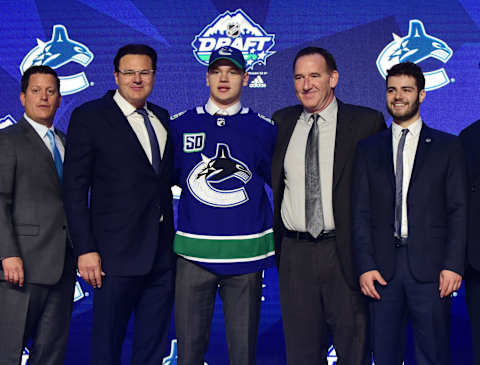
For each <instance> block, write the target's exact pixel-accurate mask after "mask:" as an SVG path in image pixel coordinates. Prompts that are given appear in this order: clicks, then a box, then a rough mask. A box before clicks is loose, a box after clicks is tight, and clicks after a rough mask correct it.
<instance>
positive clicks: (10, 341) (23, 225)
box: [0, 66, 75, 365]
mask: <svg viewBox="0 0 480 365" xmlns="http://www.w3.org/2000/svg"><path fill="white" fill-rule="evenodd" d="M59 90H60V80H59V78H58V76H57V74H56V73H55V71H53V70H52V69H51V68H50V67H47V66H33V67H31V68H30V69H28V70H27V71H25V73H24V75H23V76H22V91H21V93H20V101H21V103H22V105H23V106H24V108H25V114H24V115H23V117H22V118H21V119H20V121H19V122H18V123H17V124H15V125H13V126H11V127H9V128H6V129H4V130H2V131H0V171H1V174H0V237H1V240H0V258H1V266H0V308H1V309H0V365H18V364H20V362H21V357H22V350H23V348H24V346H25V342H26V341H27V340H28V339H30V338H32V340H33V345H32V347H31V349H30V359H29V362H28V363H29V365H32V364H33V365H37V364H41V365H61V364H63V363H64V357H65V347H66V342H67V334H68V327H69V322H70V315H71V312H72V302H73V290H74V283H75V268H74V261H73V251H72V248H71V244H70V243H69V241H68V240H67V227H66V217H65V212H64V208H63V199H62V190H61V179H62V160H63V154H64V147H63V146H64V143H65V142H64V138H63V135H62V134H60V133H59V132H58V131H57V130H56V129H54V128H53V117H54V115H55V112H56V111H57V108H58V106H59V104H60V99H61V97H60V91H59Z"/></svg>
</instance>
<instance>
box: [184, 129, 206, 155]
mask: <svg viewBox="0 0 480 365" xmlns="http://www.w3.org/2000/svg"><path fill="white" fill-rule="evenodd" d="M204 147H205V133H184V134H183V152H186V153H192V152H200V151H203V148H204Z"/></svg>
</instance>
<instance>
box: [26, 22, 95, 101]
mask: <svg viewBox="0 0 480 365" xmlns="http://www.w3.org/2000/svg"><path fill="white" fill-rule="evenodd" d="M92 60H93V53H92V52H91V51H90V50H89V49H88V48H87V46H85V45H84V44H82V43H79V42H76V41H74V40H72V39H70V38H69V37H68V32H67V28H65V26H63V25H61V24H56V25H54V26H53V33H52V39H50V40H49V41H48V42H43V41H41V40H40V39H38V38H37V46H36V47H35V48H33V49H32V50H31V51H30V52H29V53H28V54H27V55H26V56H25V58H24V59H23V61H22V63H21V64H20V71H21V72H22V74H23V73H24V72H25V71H26V70H27V69H28V68H29V67H30V66H33V65H45V66H50V67H51V68H53V69H57V68H59V67H62V66H63V65H65V64H67V63H69V62H75V63H78V64H80V65H82V66H83V67H87V66H88V65H89V64H90V62H92ZM88 86H89V82H88V80H87V77H86V75H85V73H84V72H80V73H78V74H75V75H70V76H60V93H61V94H62V95H70V94H74V93H77V92H79V91H81V90H84V89H86V88H87V87H88Z"/></svg>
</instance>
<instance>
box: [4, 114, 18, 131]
mask: <svg viewBox="0 0 480 365" xmlns="http://www.w3.org/2000/svg"><path fill="white" fill-rule="evenodd" d="M15 123H17V121H16V120H15V119H14V118H13V117H12V116H11V115H10V114H7V115H5V116H4V117H3V118H0V129H3V128H7V127H10V126H11V125H13V124H15Z"/></svg>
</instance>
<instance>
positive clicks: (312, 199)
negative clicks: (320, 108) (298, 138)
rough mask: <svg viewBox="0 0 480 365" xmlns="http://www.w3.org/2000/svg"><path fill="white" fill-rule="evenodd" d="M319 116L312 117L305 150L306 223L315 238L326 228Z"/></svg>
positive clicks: (308, 230)
mask: <svg viewBox="0 0 480 365" xmlns="http://www.w3.org/2000/svg"><path fill="white" fill-rule="evenodd" d="M318 118H319V115H318V114H313V115H312V116H311V117H310V120H312V126H311V127H310V132H308V139H307V148H306V150H305V223H306V228H307V232H309V233H310V234H311V235H312V236H313V237H315V238H317V237H318V235H319V234H320V232H322V230H323V228H324V222H323V207H322V191H321V185H320V162H319V157H318V148H319V147H318V138H319V137H318V135H319V131H318V124H317V121H318Z"/></svg>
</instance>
